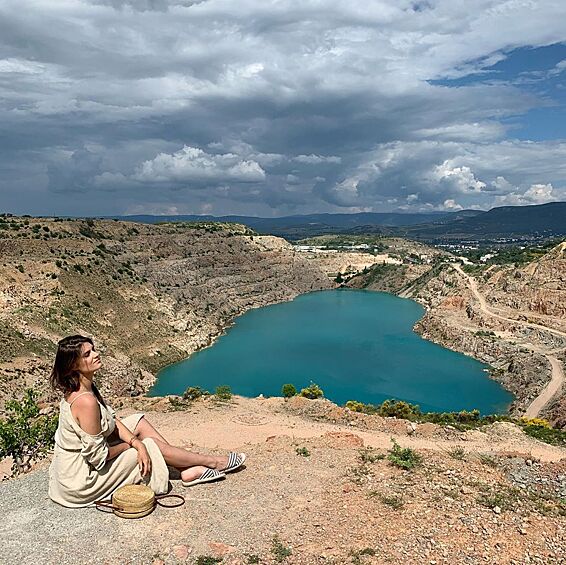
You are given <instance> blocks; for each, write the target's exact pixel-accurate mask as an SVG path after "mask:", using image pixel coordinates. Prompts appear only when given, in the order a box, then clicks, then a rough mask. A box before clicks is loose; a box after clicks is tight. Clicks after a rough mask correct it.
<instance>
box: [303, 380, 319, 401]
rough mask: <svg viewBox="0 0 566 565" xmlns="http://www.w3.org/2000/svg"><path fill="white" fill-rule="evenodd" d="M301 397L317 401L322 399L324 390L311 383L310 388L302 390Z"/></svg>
mask: <svg viewBox="0 0 566 565" xmlns="http://www.w3.org/2000/svg"><path fill="white" fill-rule="evenodd" d="M301 396H304V397H305V398H310V399H311V400H315V399H316V398H322V397H323V396H324V392H322V389H321V388H320V387H319V386H318V385H317V384H315V383H311V384H310V385H309V386H308V387H306V388H303V389H302V390H301Z"/></svg>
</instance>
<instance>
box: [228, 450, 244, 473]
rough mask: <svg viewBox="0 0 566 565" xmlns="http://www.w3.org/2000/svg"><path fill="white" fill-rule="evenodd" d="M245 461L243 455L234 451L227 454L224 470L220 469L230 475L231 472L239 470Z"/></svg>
mask: <svg viewBox="0 0 566 565" xmlns="http://www.w3.org/2000/svg"><path fill="white" fill-rule="evenodd" d="M245 460H246V454H245V453H236V452H234V451H230V453H228V464H227V465H226V468H225V469H222V472H223V473H231V472H232V471H235V470H236V469H239V468H240V467H241V466H242V465H243V464H244V461H245Z"/></svg>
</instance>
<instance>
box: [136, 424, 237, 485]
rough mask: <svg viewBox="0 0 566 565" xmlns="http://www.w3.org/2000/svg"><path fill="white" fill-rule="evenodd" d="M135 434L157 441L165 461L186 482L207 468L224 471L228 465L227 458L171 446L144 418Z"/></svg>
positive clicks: (140, 437)
mask: <svg viewBox="0 0 566 565" xmlns="http://www.w3.org/2000/svg"><path fill="white" fill-rule="evenodd" d="M134 434H135V435H136V436H137V437H138V438H139V439H142V440H143V439H145V438H151V439H153V441H155V444H156V445H157V447H159V451H161V454H162V455H163V459H165V462H166V463H167V464H168V465H171V467H176V468H177V469H179V471H181V478H182V479H183V480H184V481H192V480H193V479H196V478H197V477H199V476H200V475H202V473H204V471H205V470H206V468H207V467H208V468H210V469H224V468H225V467H226V465H227V464H228V457H227V456H216V455H200V454H199V453H194V452H192V451H187V450H186V449H183V448H181V447H175V446H173V445H170V444H169V442H168V441H167V440H166V439H165V438H164V437H163V436H162V435H161V434H160V433H159V432H158V431H157V430H156V429H155V428H154V427H153V426H152V425H151V424H150V423H149V422H148V421H147V420H146V419H145V418H142V419H141V420H140V421H139V422H138V425H137V426H136V429H135V430H134Z"/></svg>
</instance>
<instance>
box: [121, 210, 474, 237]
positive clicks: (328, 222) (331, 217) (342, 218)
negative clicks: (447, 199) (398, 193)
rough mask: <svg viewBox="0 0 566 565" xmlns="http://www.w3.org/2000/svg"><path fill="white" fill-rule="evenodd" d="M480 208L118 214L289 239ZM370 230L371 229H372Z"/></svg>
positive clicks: (438, 220) (428, 220) (437, 219)
mask: <svg viewBox="0 0 566 565" xmlns="http://www.w3.org/2000/svg"><path fill="white" fill-rule="evenodd" d="M482 213H483V212H481V211H477V210H463V211H460V212H431V213H423V214H405V213H400V212H383V213H378V212H376V213H374V212H362V213H358V214H306V215H296V216H283V217H279V218H259V217H255V216H210V215H204V216H198V215H178V216H172V215H171V216H151V215H136V216H115V219H118V220H129V221H133V222H142V223H149V224H155V223H160V222H235V223H238V224H245V225H246V226H249V227H250V228H252V229H254V230H255V231H257V232H258V233H260V234H272V235H278V236H282V237H286V238H287V239H301V238H305V237H309V236H314V235H324V234H329V233H344V232H348V231H349V230H357V231H359V230H360V229H361V231H364V229H365V228H367V227H368V226H371V228H374V227H383V228H398V227H407V226H415V225H419V224H427V225H429V224H430V225H436V224H445V223H450V222H452V221H454V220H457V219H462V218H467V217H470V216H475V215H477V214H482ZM370 231H371V230H370Z"/></svg>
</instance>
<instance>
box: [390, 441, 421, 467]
mask: <svg viewBox="0 0 566 565" xmlns="http://www.w3.org/2000/svg"><path fill="white" fill-rule="evenodd" d="M391 442H392V443H393V447H392V448H391V449H390V450H389V451H388V452H387V459H388V460H389V461H390V462H391V464H392V465H395V466H396V467H400V468H401V469H405V470H407V471H410V470H411V469H414V468H415V467H418V466H419V465H420V464H421V463H422V459H423V458H422V457H421V456H420V455H419V454H418V453H417V452H416V451H415V450H413V449H411V448H410V447H401V446H400V445H399V444H398V443H397V442H396V441H395V440H394V439H393V438H391Z"/></svg>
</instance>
